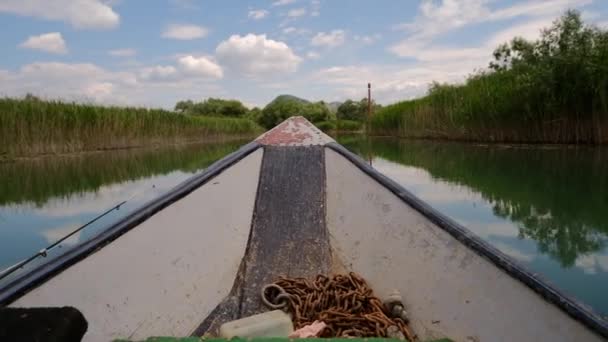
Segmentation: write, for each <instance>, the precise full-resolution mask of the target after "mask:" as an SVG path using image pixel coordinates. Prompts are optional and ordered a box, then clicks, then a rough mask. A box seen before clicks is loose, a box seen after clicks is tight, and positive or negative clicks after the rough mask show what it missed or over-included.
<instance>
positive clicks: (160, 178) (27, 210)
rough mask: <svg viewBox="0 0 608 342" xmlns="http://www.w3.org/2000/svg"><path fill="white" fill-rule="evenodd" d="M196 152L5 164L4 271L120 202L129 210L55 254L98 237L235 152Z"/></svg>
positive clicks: (0, 201)
mask: <svg viewBox="0 0 608 342" xmlns="http://www.w3.org/2000/svg"><path fill="white" fill-rule="evenodd" d="M243 143H244V142H243V141H233V142H229V143H226V142H223V143H215V144H195V145H185V146H178V147H167V148H161V149H139V150H124V151H112V152H103V153H94V154H83V155H77V156H69V157H61V158H57V157H55V158H42V159H36V160H28V161H19V162H11V163H0V269H2V268H5V267H7V266H9V265H12V264H15V263H17V262H18V261H20V260H22V259H24V258H26V257H28V256H30V255H32V254H33V253H34V252H35V251H38V250H40V249H42V248H44V247H46V246H48V245H49V244H50V243H53V242H55V241H57V240H59V239H60V238H61V237H63V236H65V235H66V234H67V233H69V232H71V231H72V230H74V229H75V228H77V227H79V226H81V225H82V224H84V223H86V222H87V221H89V220H91V219H92V218H94V217H96V216H97V215H99V214H100V213H102V212H103V211H105V210H107V209H109V208H111V207H113V206H115V205H116V204H118V203H120V202H121V201H123V200H128V202H127V203H126V204H125V205H124V206H122V207H121V208H120V210H118V211H114V212H112V213H110V214H109V215H107V216H105V217H104V218H103V219H101V220H99V221H98V222H96V223H95V224H94V225H92V226H90V227H87V228H86V229H85V230H83V231H81V232H79V233H78V234H76V235H74V236H73V237H71V238H70V239H68V240H66V241H65V242H64V243H62V245H61V248H58V249H56V250H55V251H53V253H51V255H50V257H53V256H56V255H58V254H60V253H62V251H64V250H65V249H66V248H68V247H70V246H73V245H75V244H77V243H78V242H82V241H85V240H87V239H89V238H90V237H92V236H94V235H95V234H96V233H98V232H99V231H100V229H102V228H104V227H107V226H108V225H109V224H110V223H112V222H114V221H116V220H117V219H118V218H120V217H122V216H124V215H125V214H127V213H129V212H131V211H133V210H134V209H135V208H138V207H140V206H141V205H143V204H144V203H145V202H147V201H149V200H151V199H153V198H155V197H158V196H159V195H160V194H162V193H164V192H166V191H167V190H169V189H171V188H172V187H174V186H175V185H177V184H179V183H180V182H182V181H184V180H185V179H187V178H188V177H190V176H192V175H193V174H194V173H195V172H197V171H199V170H202V169H204V168H205V167H207V166H208V165H209V164H211V163H212V162H214V161H215V160H218V159H220V158H221V157H223V156H224V155H226V154H228V153H230V152H232V151H234V150H236V149H237V148H238V147H240V146H241V145H242V144H243Z"/></svg>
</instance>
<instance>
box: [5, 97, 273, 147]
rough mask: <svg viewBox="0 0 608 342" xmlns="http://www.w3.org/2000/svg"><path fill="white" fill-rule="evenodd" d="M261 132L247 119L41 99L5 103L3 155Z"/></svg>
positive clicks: (155, 143) (202, 138)
mask: <svg viewBox="0 0 608 342" xmlns="http://www.w3.org/2000/svg"><path fill="white" fill-rule="evenodd" d="M260 132H261V128H259V126H257V125H256V124H255V123H254V122H253V121H250V120H247V119H235V118H218V117H200V116H190V115H184V114H178V113H174V112H170V111H166V110H162V109H146V108H133V107H106V106H97V105H90V104H77V103H66V102H61V101H42V100H39V99H36V98H26V99H11V98H3V99H0V157H1V156H2V155H4V156H9V157H11V156H26V155H37V154H48V153H68V152H79V151H91V150H103V149H116V148H126V147H135V146H148V145H165V144H173V143H182V142H192V141H202V140H204V139H209V138H218V137H223V136H251V137H253V136H255V135H256V134H258V133H260Z"/></svg>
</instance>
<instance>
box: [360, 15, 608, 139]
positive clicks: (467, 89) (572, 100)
mask: <svg viewBox="0 0 608 342" xmlns="http://www.w3.org/2000/svg"><path fill="white" fill-rule="evenodd" d="M494 55H495V58H496V59H495V61H494V62H493V63H491V64H490V68H489V69H487V70H485V71H481V72H478V73H476V74H474V75H472V76H470V77H469V78H468V79H467V80H466V82H465V83H464V84H461V85H449V84H438V83H435V84H433V85H432V86H431V87H430V90H429V92H428V95H427V96H425V97H423V98H420V99H415V100H410V101H403V102H399V103H396V104H393V105H390V106H387V107H384V108H382V109H381V110H379V112H378V113H377V115H376V116H375V117H374V118H373V119H372V125H371V126H372V132H373V134H376V135H394V136H402V137H416V138H442V139H455V140H472V141H488V142H525V143H589V144H601V143H607V142H608V31H606V30H602V29H599V28H597V27H594V26H585V25H584V24H583V22H582V21H581V19H580V15H579V14H578V13H577V12H575V11H569V12H567V13H566V14H565V15H564V16H563V17H562V18H561V19H559V20H557V21H556V22H555V23H554V24H553V26H552V27H551V28H548V29H546V30H545V31H544V33H543V35H542V37H541V39H539V40H538V41H535V42H529V41H525V40H523V39H520V38H516V39H514V40H513V41H512V42H510V43H509V44H505V45H502V46H500V47H498V48H497V49H496V51H495V53H494Z"/></svg>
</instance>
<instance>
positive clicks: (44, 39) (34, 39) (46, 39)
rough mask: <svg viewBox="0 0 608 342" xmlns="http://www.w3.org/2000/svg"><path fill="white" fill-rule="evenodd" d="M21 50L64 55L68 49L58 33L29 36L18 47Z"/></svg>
mask: <svg viewBox="0 0 608 342" xmlns="http://www.w3.org/2000/svg"><path fill="white" fill-rule="evenodd" d="M19 46H20V47H22V48H27V49H35V50H41V51H45V52H49V53H55V54H65V53H67V52H68V49H67V47H66V45H65V40H63V37H62V36H61V33H59V32H51V33H44V34H41V35H39V36H30V37H29V38H28V39H27V40H26V41H25V42H23V43H21V44H20V45H19Z"/></svg>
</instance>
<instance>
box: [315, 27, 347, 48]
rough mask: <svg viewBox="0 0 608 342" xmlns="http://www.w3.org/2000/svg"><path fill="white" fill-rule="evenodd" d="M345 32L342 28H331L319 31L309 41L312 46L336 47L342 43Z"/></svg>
mask: <svg viewBox="0 0 608 342" xmlns="http://www.w3.org/2000/svg"><path fill="white" fill-rule="evenodd" d="M345 37H346V33H345V32H344V30H333V31H331V32H327V33H326V32H319V33H317V34H316V35H315V36H314V37H312V40H311V41H310V44H311V45H313V46H325V47H336V46H339V45H342V44H344V40H345Z"/></svg>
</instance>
